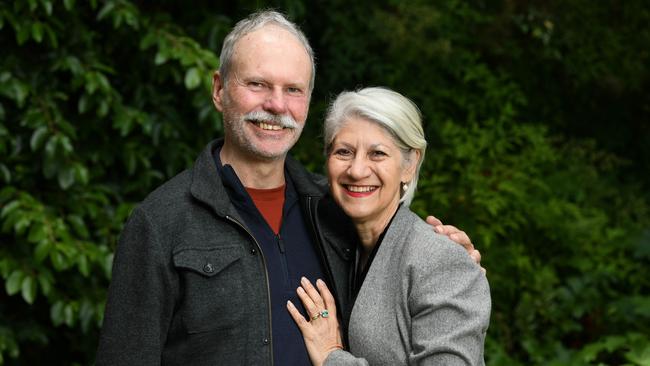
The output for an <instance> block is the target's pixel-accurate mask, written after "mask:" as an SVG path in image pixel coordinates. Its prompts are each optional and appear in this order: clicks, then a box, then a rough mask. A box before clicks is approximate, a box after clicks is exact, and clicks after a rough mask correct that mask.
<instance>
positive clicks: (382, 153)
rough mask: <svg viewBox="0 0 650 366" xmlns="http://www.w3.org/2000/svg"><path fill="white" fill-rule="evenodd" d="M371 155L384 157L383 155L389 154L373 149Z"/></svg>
mask: <svg viewBox="0 0 650 366" xmlns="http://www.w3.org/2000/svg"><path fill="white" fill-rule="evenodd" d="M370 156H372V157H374V158H383V157H386V156H388V154H386V153H385V152H383V151H379V150H375V151H372V152H371V153H370Z"/></svg>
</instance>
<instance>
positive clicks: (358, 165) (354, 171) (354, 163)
mask: <svg viewBox="0 0 650 366" xmlns="http://www.w3.org/2000/svg"><path fill="white" fill-rule="evenodd" d="M348 174H349V175H350V177H351V178H354V179H361V178H365V177H367V176H368V175H369V174H370V167H369V166H368V162H367V161H366V159H364V158H362V157H359V156H357V157H355V158H354V159H352V160H351V161H350V166H349V167H348Z"/></svg>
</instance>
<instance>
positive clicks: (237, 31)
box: [219, 10, 316, 94]
mask: <svg viewBox="0 0 650 366" xmlns="http://www.w3.org/2000/svg"><path fill="white" fill-rule="evenodd" d="M267 25H275V26H278V27H281V28H282V29H284V30H286V31H288V32H289V33H291V34H292V35H294V36H295V37H296V39H298V41H300V43H301V44H302V45H303V47H304V48H305V51H307V54H308V55H309V59H310V61H311V79H310V80H309V93H310V94H311V91H312V90H313V89H314V80H315V78H316V60H315V57H314V51H313V50H312V48H311V46H310V45H309V41H308V40H307V37H306V36H305V34H304V33H303V32H302V31H301V30H300V28H298V26H297V25H296V24H295V23H293V22H291V21H289V20H288V19H287V18H286V17H285V16H284V15H282V14H280V13H278V12H277V11H273V10H263V11H259V12H256V13H253V14H251V15H249V16H248V17H247V18H245V19H242V20H240V21H239V22H237V24H235V27H234V28H233V29H232V30H231V31H230V33H228V35H227V36H226V38H225V39H224V41H223V46H222V47H221V55H219V61H220V65H219V73H220V74H221V78H222V79H223V81H224V84H227V83H228V77H229V74H230V69H231V67H232V57H233V53H234V50H235V44H237V41H239V40H240V39H241V38H242V37H244V36H245V35H247V34H249V33H251V32H254V31H256V30H258V29H260V28H263V27H265V26H267Z"/></svg>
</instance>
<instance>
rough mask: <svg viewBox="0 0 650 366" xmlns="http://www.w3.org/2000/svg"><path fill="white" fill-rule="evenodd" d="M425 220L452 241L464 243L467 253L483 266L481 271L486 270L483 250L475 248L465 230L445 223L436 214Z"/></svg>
mask: <svg viewBox="0 0 650 366" xmlns="http://www.w3.org/2000/svg"><path fill="white" fill-rule="evenodd" d="M425 221H426V222H427V224H429V225H431V226H432V227H433V230H434V231H435V232H437V233H438V234H442V235H446V236H447V237H449V239H451V240H452V241H454V242H456V243H458V244H460V245H462V246H463V248H465V250H466V251H467V254H469V256H470V257H472V260H474V262H476V264H478V265H479V266H480V267H481V271H483V273H485V272H486V271H485V268H483V266H481V252H479V251H478V249H475V248H474V244H472V240H471V239H470V238H469V236H467V234H466V233H465V232H464V231H462V230H460V229H458V228H457V227H455V226H452V225H443V224H442V221H440V220H439V219H438V218H437V217H435V216H427V218H426V220H425Z"/></svg>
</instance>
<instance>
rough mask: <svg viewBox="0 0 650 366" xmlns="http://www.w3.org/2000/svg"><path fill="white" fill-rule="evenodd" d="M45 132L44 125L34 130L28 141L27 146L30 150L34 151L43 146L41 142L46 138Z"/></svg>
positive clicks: (46, 130)
mask: <svg viewBox="0 0 650 366" xmlns="http://www.w3.org/2000/svg"><path fill="white" fill-rule="evenodd" d="M47 132H48V129H47V127H45V126H41V127H39V128H37V129H36V130H34V133H32V138H31V139H30V141H29V146H30V147H31V148H32V151H36V150H38V149H40V148H41V146H43V142H45V138H47Z"/></svg>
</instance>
